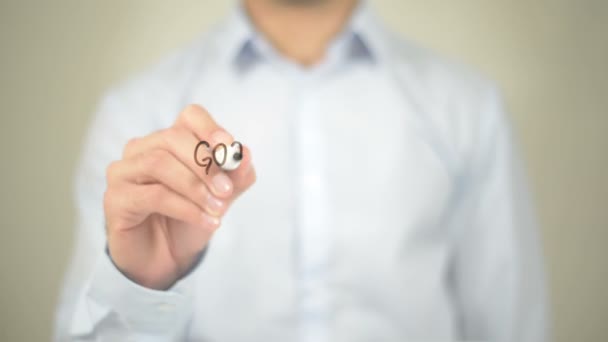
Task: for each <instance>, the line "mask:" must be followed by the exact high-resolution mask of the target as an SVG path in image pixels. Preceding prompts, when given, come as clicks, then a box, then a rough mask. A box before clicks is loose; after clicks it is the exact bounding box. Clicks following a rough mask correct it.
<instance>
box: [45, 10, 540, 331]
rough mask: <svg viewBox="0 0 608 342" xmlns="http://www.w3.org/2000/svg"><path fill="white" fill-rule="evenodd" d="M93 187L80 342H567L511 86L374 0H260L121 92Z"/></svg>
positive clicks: (62, 327) (93, 166) (67, 315)
mask: <svg viewBox="0 0 608 342" xmlns="http://www.w3.org/2000/svg"><path fill="white" fill-rule="evenodd" d="M192 104H195V105H192ZM196 104H200V105H203V106H204V108H203V107H200V106H198V105H196ZM184 108H185V109H184ZM234 139H236V140H238V141H240V142H242V143H243V144H244V148H243V160H242V162H241V164H240V166H239V167H238V168H237V169H236V170H234V171H224V170H222V169H221V168H220V167H218V165H215V164H214V165H212V166H211V167H210V168H209V173H208V174H207V172H206V170H205V168H203V167H201V166H199V163H200V161H201V160H202V159H204V158H206V157H212V156H211V152H210V151H207V150H206V149H203V152H202V154H200V155H196V156H195V155H194V150H195V147H196V146H197V144H198V143H199V141H203V140H204V141H207V142H208V143H209V147H210V149H211V148H213V147H215V146H217V145H218V144H220V143H224V144H230V143H232V142H233V141H234ZM195 158H196V160H195ZM254 164H255V168H254V166H253V165H254ZM256 178H257V181H256ZM254 183H255V185H254ZM76 185H77V193H76V195H77V203H78V208H79V213H80V226H79V230H78V238H77V241H76V251H75V254H74V257H73V261H72V265H71V269H70V273H69V275H68V278H67V280H66V285H65V289H64V295H63V298H62V301H61V304H60V309H59V313H58V316H57V339H59V340H96V341H97V340H104V341H106V340H107V341H118V340H125V339H131V340H136V341H140V340H141V341H174V340H192V341H407V340H416V341H419V340H433V341H447V340H501V341H541V340H543V339H544V338H545V336H544V335H545V308H544V307H545V293H544V289H543V275H542V269H541V263H540V256H539V250H538V242H537V239H536V237H535V235H536V231H535V227H534V223H533V220H532V215H531V213H530V211H529V209H530V205H529V203H528V201H527V195H526V189H525V186H524V184H523V180H522V178H521V175H520V170H519V165H518V158H517V155H516V153H515V151H514V149H513V147H512V142H511V136H510V132H509V130H508V125H507V123H506V118H505V116H504V113H503V108H502V104H501V101H500V98H499V96H498V94H497V92H496V90H495V89H494V87H493V86H492V85H491V84H490V83H489V82H487V81H485V80H483V79H482V78H480V77H478V76H476V75H475V74H474V73H471V72H469V71H467V70H466V69H465V68H463V67H461V66H458V65H456V64H453V63H450V62H447V61H444V60H442V59H440V58H438V57H436V56H434V55H433V54H430V53H428V52H427V51H425V50H423V49H420V48H418V47H415V46H413V45H411V44H409V43H407V42H404V41H402V40H400V39H398V38H397V37H395V36H394V35H393V34H392V33H390V32H388V31H387V30H386V29H385V28H384V27H383V26H382V25H381V24H379V23H378V21H377V19H376V18H375V17H374V16H373V15H372V14H371V13H370V12H369V9H368V8H367V7H366V6H365V5H364V4H362V3H358V2H357V1H355V0H325V1H322V0H317V1H314V0H309V1H306V0H300V1H295V0H291V1H288V0H245V1H243V3H242V6H240V7H239V8H238V10H237V11H236V12H235V14H234V15H233V16H231V17H230V18H229V19H228V20H227V21H226V22H225V23H223V24H222V25H220V26H219V28H218V29H216V30H215V31H213V32H211V33H210V34H208V35H206V36H205V37H204V39H202V41H197V42H195V43H194V44H193V45H192V46H190V47H189V48H187V49H186V50H184V51H182V52H180V53H179V54H177V55H174V56H173V57H171V58H170V59H168V60H166V61H164V62H163V63H162V64H160V65H159V66H157V67H155V68H154V69H153V70H150V71H149V72H147V73H146V74H144V75H142V76H140V77H138V78H136V79H135V80H133V81H131V82H129V83H126V84H124V85H122V86H121V87H119V88H117V89H115V90H113V91H112V92H110V93H109V94H108V95H107V96H106V97H105V99H104V100H103V101H102V103H101V106H100V109H99V111H98V113H97V115H96V116H95V120H94V122H93V125H92V129H91V132H90V134H89V138H88V142H87V144H86V147H85V150H84V157H83V159H82V163H81V165H80V167H79V171H78V177H77V182H76ZM237 197H238V199H237ZM102 209H103V210H102ZM104 227H105V228H104Z"/></svg>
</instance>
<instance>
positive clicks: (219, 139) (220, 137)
mask: <svg viewBox="0 0 608 342" xmlns="http://www.w3.org/2000/svg"><path fill="white" fill-rule="evenodd" d="M211 143H212V144H213V145H212V148H213V147H214V146H215V145H217V144H219V143H224V144H226V145H230V144H232V136H230V134H228V133H227V132H226V131H224V130H223V129H220V130H217V131H215V132H214V133H213V134H211Z"/></svg>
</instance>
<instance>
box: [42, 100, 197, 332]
mask: <svg viewBox="0 0 608 342" xmlns="http://www.w3.org/2000/svg"><path fill="white" fill-rule="evenodd" d="M138 108H140V109H142V107H141V106H139V107H137V106H133V104H132V103H131V102H129V101H125V100H124V97H123V98H122V99H121V97H120V96H117V95H113V94H110V95H108V96H106V97H105V98H104V100H103V101H102V102H101V105H100V107H99V110H98V111H97V113H96V115H95V116H94V119H93V122H92V125H91V128H90V131H89V132H88V135H87V139H86V141H85V144H84V148H83V155H82V157H81V160H80V163H79V165H78V168H77V172H76V177H75V179H76V181H75V187H74V189H75V203H76V208H77V213H78V219H77V225H76V227H77V229H76V232H75V241H74V250H73V253H72V257H71V261H70V265H69V269H68V272H67V274H66V277H65V280H64V285H63V289H62V293H61V297H60V300H59V304H58V307H57V311H56V317H55V336H54V339H55V340H56V341H119V340H120V341H122V340H125V339H131V340H137V341H139V340H146V341H156V340H158V341H174V340H180V339H181V337H182V336H183V334H184V333H185V331H186V330H187V326H188V323H189V320H190V318H191V313H192V305H193V304H192V303H193V302H194V301H193V282H194V280H193V274H194V273H193V272H191V273H189V274H188V275H186V276H185V277H184V278H182V279H181V280H180V281H178V282H177V283H176V284H175V285H174V286H173V287H172V288H171V289H169V290H167V291H156V290H151V289H148V288H145V287H142V286H139V285H138V284H136V283H134V282H132V281H131V280H129V279H128V278H127V277H125V276H124V275H123V274H122V273H121V272H120V271H119V270H118V269H117V268H116V267H115V266H114V264H113V263H112V261H111V259H110V257H109V256H108V254H107V253H106V248H105V246H106V237H105V228H104V215H103V204H102V203H103V193H104V191H105V187H106V183H105V169H106V167H107V165H108V164H109V163H110V161H112V160H116V159H119V158H120V156H121V154H122V147H123V146H124V145H125V143H126V142H127V140H128V139H130V138H132V137H135V136H140V135H144V134H146V133H148V132H149V131H151V130H153V127H151V126H150V125H149V124H148V125H149V126H147V127H146V126H145V123H144V122H145V121H144V120H138V119H137V115H139V114H138V113H139V112H142V110H138ZM134 115H135V116H134ZM148 121H149V120H148ZM139 122H142V123H144V124H143V125H138V123H139Z"/></svg>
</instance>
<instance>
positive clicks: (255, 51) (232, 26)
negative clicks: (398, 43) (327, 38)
mask: <svg viewBox="0 0 608 342" xmlns="http://www.w3.org/2000/svg"><path fill="white" fill-rule="evenodd" d="M381 31H382V27H381V25H380V23H379V21H378V19H377V18H376V16H375V13H373V12H372V10H371V9H370V8H369V5H368V3H367V1H365V0H360V1H359V3H358V4H357V7H356V8H355V10H354V12H353V14H352V15H351V18H350V19H349V22H348V23H347V25H346V26H345V29H344V30H343V31H342V33H341V34H339V35H338V36H337V38H336V41H334V43H336V42H337V41H339V40H341V39H343V40H344V41H343V43H344V44H341V45H342V46H341V48H343V49H344V50H343V51H341V53H342V54H343V56H344V57H345V58H347V59H349V60H364V61H369V62H374V63H376V62H379V61H381V60H382V58H383V54H384V52H383V51H384V47H383V38H384V37H383V35H382V32H381ZM221 41H222V42H223V43H222V44H221V45H223V49H224V53H223V54H222V55H223V58H226V60H227V61H230V62H231V63H232V65H233V66H234V68H235V69H236V70H238V71H243V70H247V69H249V68H250V67H251V66H253V65H255V64H256V63H257V62H259V61H260V60H261V59H263V58H264V56H267V54H269V53H272V52H271V50H272V48H271V47H270V46H269V44H268V43H267V42H266V40H265V39H264V37H263V36H262V35H261V33H259V32H258V31H257V30H256V28H255V27H254V26H253V24H252V23H251V21H250V19H249V17H248V16H247V13H246V11H245V9H244V7H243V5H242V4H241V3H239V4H238V5H237V6H236V8H235V9H234V10H233V12H232V14H231V15H230V17H229V18H228V21H227V30H226V31H225V35H224V37H223V38H222V39H221ZM330 48H331V47H330Z"/></svg>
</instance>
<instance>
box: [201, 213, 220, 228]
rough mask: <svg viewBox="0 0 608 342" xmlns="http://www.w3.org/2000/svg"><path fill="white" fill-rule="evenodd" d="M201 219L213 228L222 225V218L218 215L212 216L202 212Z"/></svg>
mask: <svg viewBox="0 0 608 342" xmlns="http://www.w3.org/2000/svg"><path fill="white" fill-rule="evenodd" d="M201 219H202V221H203V224H205V225H209V226H210V227H211V228H217V227H219V225H220V219H219V218H218V217H215V216H211V215H209V214H207V213H206V212H202V213H201Z"/></svg>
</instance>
